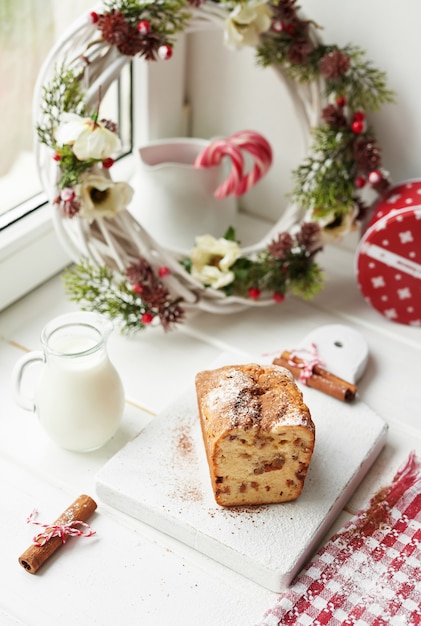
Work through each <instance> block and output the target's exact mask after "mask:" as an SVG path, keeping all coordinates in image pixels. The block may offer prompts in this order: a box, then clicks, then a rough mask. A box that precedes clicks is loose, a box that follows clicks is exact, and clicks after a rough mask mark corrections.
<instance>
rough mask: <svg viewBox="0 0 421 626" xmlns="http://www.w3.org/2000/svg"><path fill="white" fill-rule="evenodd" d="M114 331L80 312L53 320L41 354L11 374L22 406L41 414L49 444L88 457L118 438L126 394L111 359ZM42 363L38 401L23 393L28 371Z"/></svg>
mask: <svg viewBox="0 0 421 626" xmlns="http://www.w3.org/2000/svg"><path fill="white" fill-rule="evenodd" d="M112 328H113V325H112V323H111V322H109V321H108V320H107V319H106V318H104V317H102V316H101V315H98V314H96V313H88V312H79V313H69V314H66V315H62V316H60V317H57V318H55V319H53V320H51V321H50V322H49V323H48V324H47V325H46V326H45V327H44V329H43V330H42V333H41V343H42V346H43V350H42V351H33V352H29V353H28V354H26V355H24V356H23V357H21V358H20V359H19V360H18V361H17V363H16V365H15V368H14V370H13V373H12V387H13V392H14V396H15V400H16V402H17V404H18V405H19V406H21V407H22V408H23V409H26V410H28V411H35V412H36V413H37V414H38V417H39V420H40V423H41V425H42V426H43V427H44V429H45V430H46V432H47V434H48V435H49V436H50V438H51V439H52V440H53V441H55V442H56V443H57V444H58V445H59V446H61V447H62V448H66V449H68V450H75V451H78V452H86V451H89V450H95V449H97V448H100V447H101V446H103V445H104V444H105V443H106V442H107V441H108V440H109V439H110V438H111V437H112V436H113V435H114V433H115V432H116V430H117V428H118V426H119V424H120V421H121V418H122V415H123V410H124V390H123V385H122V382H121V379H120V376H119V374H118V372H117V371H116V369H115V367H114V366H113V364H112V363H111V361H110V359H109V357H108V353H107V341H108V338H109V335H110V333H111V331H112ZM36 362H38V363H40V364H41V368H40V370H41V371H40V372H39V376H38V379H37V382H36V384H35V391H34V397H33V398H31V397H29V396H27V395H25V394H24V392H23V378H24V372H25V369H26V368H27V366H29V365H31V364H33V363H36Z"/></svg>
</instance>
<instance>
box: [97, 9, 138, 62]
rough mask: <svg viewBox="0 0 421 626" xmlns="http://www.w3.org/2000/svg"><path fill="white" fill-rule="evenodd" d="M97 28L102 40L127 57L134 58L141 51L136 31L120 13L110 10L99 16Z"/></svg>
mask: <svg viewBox="0 0 421 626" xmlns="http://www.w3.org/2000/svg"><path fill="white" fill-rule="evenodd" d="M97 25H98V28H99V30H100V31H101V33H102V37H103V39H105V41H108V43H109V44H111V45H112V46H116V48H117V49H118V50H119V51H120V52H121V54H125V55H127V56H134V55H135V54H137V53H138V52H140V51H141V50H142V47H143V41H142V37H141V35H140V34H139V33H138V31H137V30H136V29H135V28H133V27H132V26H130V24H129V23H128V22H127V20H126V18H125V17H124V15H123V13H121V11H116V10H115V9H112V10H111V11H110V12H109V13H105V14H103V15H100V16H99V19H98V23H97Z"/></svg>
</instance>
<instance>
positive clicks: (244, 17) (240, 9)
mask: <svg viewBox="0 0 421 626" xmlns="http://www.w3.org/2000/svg"><path fill="white" fill-rule="evenodd" d="M271 24H272V13H271V10H270V8H269V6H268V4H267V3H266V2H264V1H262V0H250V1H249V2H245V3H241V4H237V5H236V7H235V9H233V11H231V13H230V14H229V16H228V19H227V20H226V22H225V33H224V37H225V42H226V44H227V45H228V46H229V47H231V48H236V49H239V48H241V47H242V46H254V47H255V46H257V44H258V43H259V35H260V34H261V33H264V32H266V31H267V30H269V28H270V27H271Z"/></svg>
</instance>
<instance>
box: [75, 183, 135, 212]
mask: <svg viewBox="0 0 421 626" xmlns="http://www.w3.org/2000/svg"><path fill="white" fill-rule="evenodd" d="M75 193H76V195H77V197H78V199H79V201H80V211H79V215H80V216H81V217H84V218H85V219H86V220H87V221H88V222H89V223H91V222H93V221H94V219H95V218H97V217H115V216H116V215H117V213H118V212H119V211H122V210H123V209H125V208H126V207H127V205H128V204H129V203H130V202H131V200H132V198H133V189H132V188H131V187H130V185H128V184H127V183H122V182H119V183H115V182H113V181H112V180H110V179H109V178H104V177H103V176H99V175H96V174H88V175H85V176H82V178H81V181H80V183H79V184H77V185H75Z"/></svg>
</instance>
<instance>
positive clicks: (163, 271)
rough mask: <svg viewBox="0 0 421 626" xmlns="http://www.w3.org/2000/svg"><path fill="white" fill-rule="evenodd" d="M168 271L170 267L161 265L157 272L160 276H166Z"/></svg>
mask: <svg viewBox="0 0 421 626" xmlns="http://www.w3.org/2000/svg"><path fill="white" fill-rule="evenodd" d="M170 273H171V272H170V268H169V267H167V266H166V265H161V267H159V268H158V274H159V276H160V277H161V278H163V277H164V276H168V275H169V274H170Z"/></svg>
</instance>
